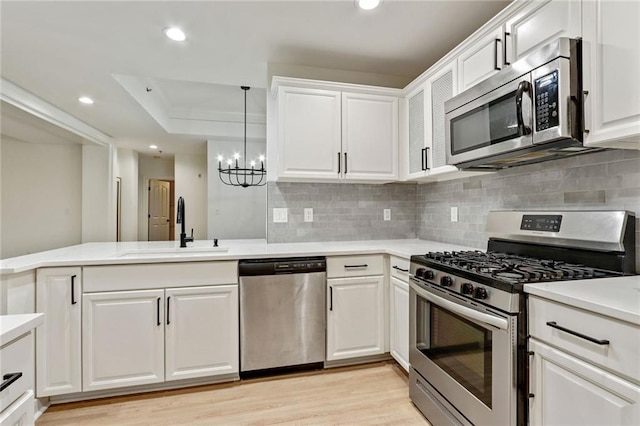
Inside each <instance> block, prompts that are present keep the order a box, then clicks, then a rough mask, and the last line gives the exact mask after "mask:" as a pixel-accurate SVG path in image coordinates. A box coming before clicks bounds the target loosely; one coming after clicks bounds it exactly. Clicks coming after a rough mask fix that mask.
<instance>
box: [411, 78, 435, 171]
mask: <svg viewBox="0 0 640 426" xmlns="http://www.w3.org/2000/svg"><path fill="white" fill-rule="evenodd" d="M426 103H427V90H426V86H425V85H421V86H420V87H419V88H418V89H416V90H414V91H413V93H410V94H409V95H408V96H407V109H408V111H407V116H408V117H407V121H406V123H407V124H406V125H407V126H408V134H407V137H406V138H407V139H408V140H407V148H406V149H407V150H408V152H407V156H406V165H405V167H406V169H407V171H406V178H407V179H409V180H411V179H418V178H421V177H424V176H426V175H427V174H428V170H429V169H430V168H431V166H432V164H431V159H432V156H430V155H428V154H429V152H428V151H429V150H430V149H431V138H427V126H426V124H427V116H426V114H427V111H428V109H427V107H426Z"/></svg>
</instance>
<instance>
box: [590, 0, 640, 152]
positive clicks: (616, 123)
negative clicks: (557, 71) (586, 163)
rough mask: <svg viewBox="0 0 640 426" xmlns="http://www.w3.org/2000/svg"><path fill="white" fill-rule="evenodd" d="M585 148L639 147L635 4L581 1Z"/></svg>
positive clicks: (639, 30)
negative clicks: (585, 93)
mask: <svg viewBox="0 0 640 426" xmlns="http://www.w3.org/2000/svg"><path fill="white" fill-rule="evenodd" d="M583 57H584V59H583V62H584V71H583V75H584V90H585V91H587V92H588V95H587V96H586V98H585V121H586V123H585V128H586V129H587V130H588V131H589V132H588V133H587V134H585V145H590V146H610V147H615V148H628V149H640V78H638V76H640V2H638V1H604V0H589V1H584V2H583Z"/></svg>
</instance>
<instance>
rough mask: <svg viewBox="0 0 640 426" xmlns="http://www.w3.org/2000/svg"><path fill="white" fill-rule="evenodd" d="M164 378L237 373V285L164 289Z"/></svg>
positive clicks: (173, 378)
mask: <svg viewBox="0 0 640 426" xmlns="http://www.w3.org/2000/svg"><path fill="white" fill-rule="evenodd" d="M165 324H166V326H165V330H166V333H165V336H166V375H165V377H166V380H167V381H169V380H179V379H189V378H194V377H204V376H215V375H220V374H230V373H237V372H238V359H239V354H238V345H239V343H238V336H239V330H238V286H237V285H235V284H234V285H221V286H215V287H192V288H179V289H178V288H174V289H167V290H166V319H165Z"/></svg>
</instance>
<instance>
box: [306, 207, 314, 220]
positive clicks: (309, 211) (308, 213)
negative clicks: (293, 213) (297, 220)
mask: <svg viewBox="0 0 640 426" xmlns="http://www.w3.org/2000/svg"><path fill="white" fill-rule="evenodd" d="M304 221H305V222H313V209H312V208H306V209H304Z"/></svg>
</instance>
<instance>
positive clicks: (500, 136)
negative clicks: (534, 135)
mask: <svg viewBox="0 0 640 426" xmlns="http://www.w3.org/2000/svg"><path fill="white" fill-rule="evenodd" d="M450 130H451V153H452V154H460V153H462V152H467V151H471V150H473V149H476V148H481V147H483V146H489V145H493V144H496V143H499V142H503V141H506V140H509V139H513V138H516V137H518V136H520V134H519V132H518V119H517V117H516V92H515V91H514V92H511V93H508V94H506V95H504V96H503V97H501V98H498V99H495V100H493V101H491V102H489V103H486V104H484V105H481V106H479V107H478V108H475V109H472V110H471V111H469V112H467V113H465V114H463V115H461V116H459V117H456V118H454V119H452V120H451V129H450Z"/></svg>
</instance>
